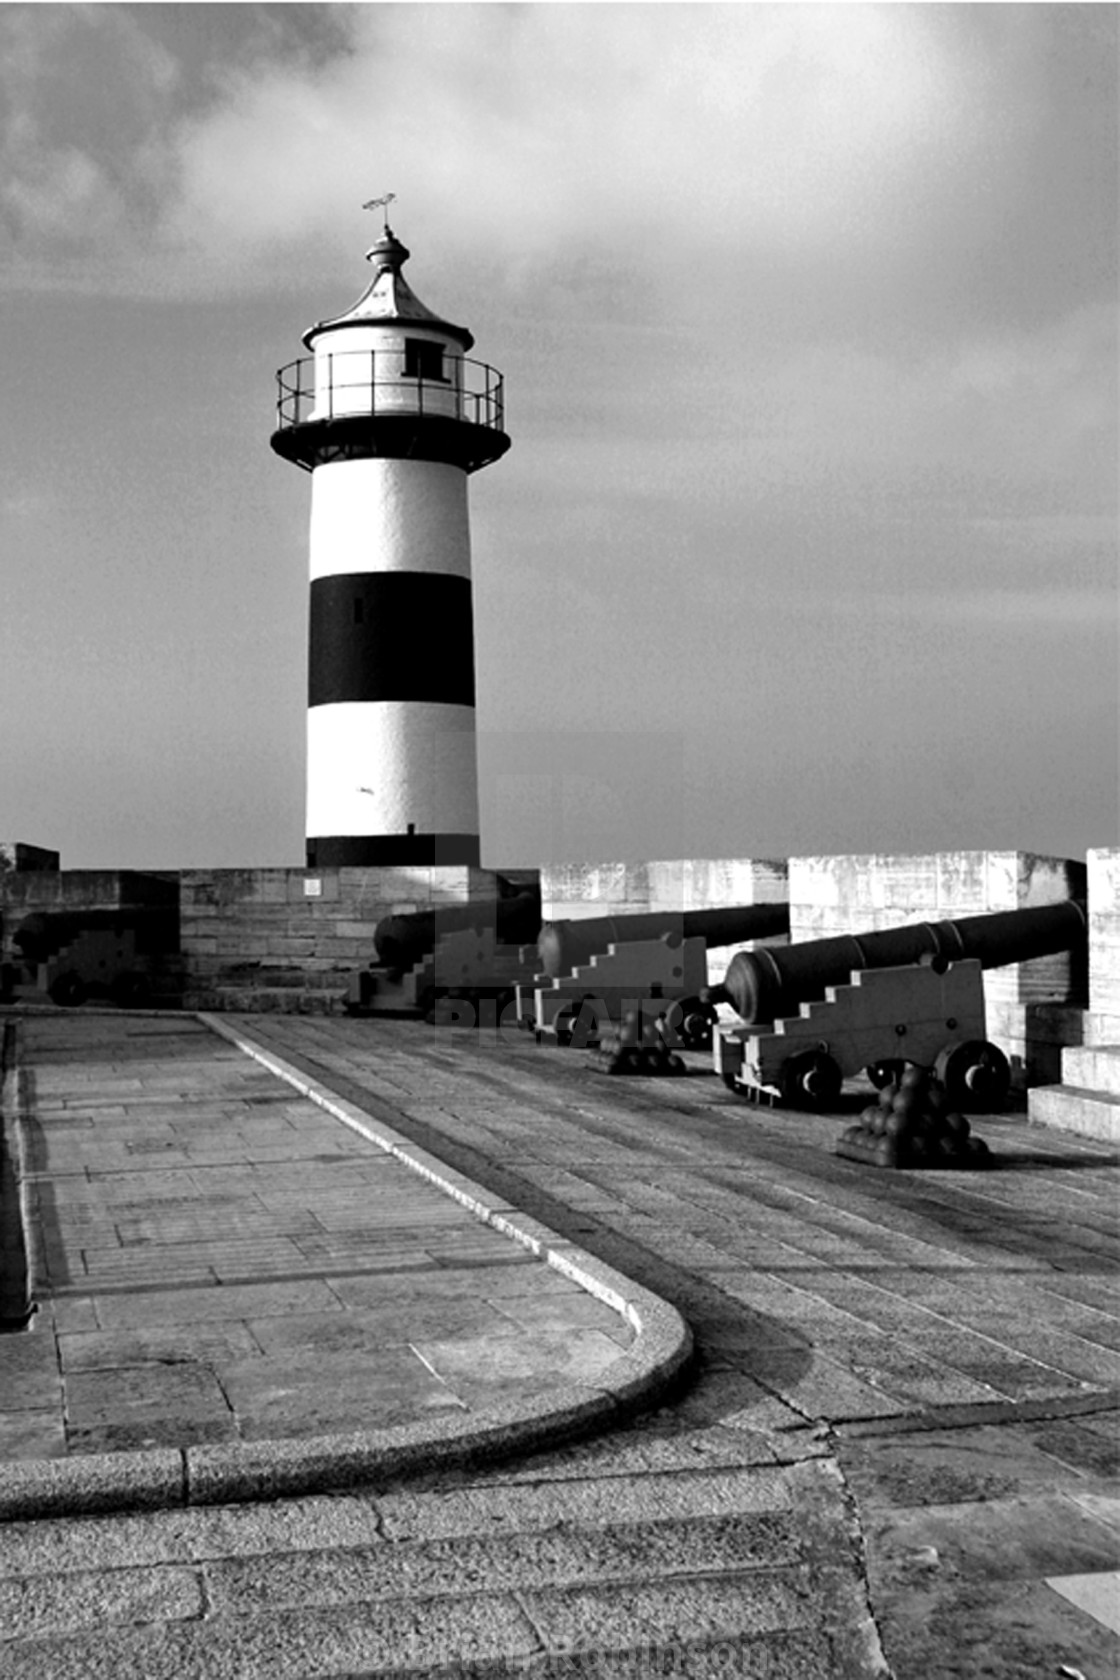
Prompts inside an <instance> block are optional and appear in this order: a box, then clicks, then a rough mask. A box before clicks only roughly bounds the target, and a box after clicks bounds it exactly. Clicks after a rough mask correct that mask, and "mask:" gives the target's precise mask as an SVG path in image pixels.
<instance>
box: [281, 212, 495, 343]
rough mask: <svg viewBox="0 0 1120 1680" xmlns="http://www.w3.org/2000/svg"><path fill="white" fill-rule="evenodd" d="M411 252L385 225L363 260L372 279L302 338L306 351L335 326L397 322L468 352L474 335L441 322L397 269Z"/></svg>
mask: <svg viewBox="0 0 1120 1680" xmlns="http://www.w3.org/2000/svg"><path fill="white" fill-rule="evenodd" d="M410 255H411V252H410V251H409V250H408V249H407V247H406V246H404V245H402V244H401V242H400V240H399V239H398V238H397V236H396V234H395V233H394V232H393V230H392V228H390V227H389V226H388V225H386V227H385V231H384V233H383V234H382V236H381V238H380V239H379V240H378V241H377V243H376V244H375V245H372V246H371V247H370V249H369V250H368V251H367V252H366V261H367V262H369V263H372V264H373V279H372V280H371V281H370V283H369V285H368V286H367V287H366V289H365V291H364V292H363V293H362V295H361V297H360V298H359V299H358V301H357V303H355V304H353V305H352V306H351V307H350V308H349V309H347V310H346V311H345V312H344V313H343V314H342V315H332V316H331V317H330V318H329V319H328V320H325V321H318V322H316V324H315V326H313V327H311V328H310V329H309V330H308V331H307V332H305V333H304V335H303V342H304V343H305V344H306V345H307V346H308V348H309V349H310V347H311V344H312V341H313V340H314V339H316V338H318V336H319V334H320V333H324V332H330V331H331V330H332V328H335V327H355V326H363V325H364V324H365V323H367V322H368V323H370V324H371V325H376V324H379V323H381V322H386V323H387V322H391V321H401V322H404V323H406V324H409V325H414V326H418V327H432V328H434V329H435V330H436V331H437V332H442V333H446V334H447V335H448V337H450V338H454V339H457V340H458V341H459V343H460V344H461V345H462V346H463V349H464V350H469V349H470V348H471V345H472V344H473V343H474V336H473V334H471V333H470V332H468V331H467V329H466V327H457V326H455V325H454V324H453V323H452V322H451V321H445V320H443V319H442V317H441V316H439V315H437V314H435V312H434V311H433V310H431V309H429V308H428V306H427V305H426V304H424V303H421V301H420V299H419V298H418V297H417V296H416V293H415V292H414V291H413V290H412V287H411V286H410V285H409V283H408V281H407V280H406V279H405V278H404V275H403V274H402V273H401V269H402V268H403V267H404V265H405V263H406V262H407V261H408V259H409V257H410Z"/></svg>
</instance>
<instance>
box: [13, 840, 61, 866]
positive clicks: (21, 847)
mask: <svg viewBox="0 0 1120 1680" xmlns="http://www.w3.org/2000/svg"><path fill="white" fill-rule="evenodd" d="M60 861H61V858H60V855H59V853H58V852H52V851H49V850H48V849H47V848H46V847H45V846H29V845H27V843H26V841H23V840H0V875H3V874H4V873H5V871H7V870H19V871H21V872H26V873H30V872H32V871H35V872H37V873H54V872H55V871H56V870H57V869H58V866H59V863H60Z"/></svg>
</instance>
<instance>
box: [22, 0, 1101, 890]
mask: <svg viewBox="0 0 1120 1680" xmlns="http://www.w3.org/2000/svg"><path fill="white" fill-rule="evenodd" d="M1117 23H1118V12H1117V8H1116V7H1114V6H1112V5H1099V6H1098V5H1055V6H1050V5H1027V6H1018V5H979V6H972V5H967V4H966V5H922V4H916V5H908V4H883V5H871V6H862V5H844V4H841V5H834V6H816V5H798V4H789V5H786V4H779V5H766V4H758V5H755V4H723V5H713V6H709V5H706V4H688V5H675V4H664V5H662V4H642V3H639V4H626V5H614V4H597V5H591V4H585V5H566V4H517V5H503V4H492V5H491V4H487V5H473V4H456V5H435V4H403V5H380V4H369V5H353V6H351V5H328V6H320V5H299V4H291V5H288V4H285V5H261V6H255V5H246V6H241V5H167V6H165V5H139V6H137V5H108V4H106V5H101V4H99V5H89V6H86V5H18V4H17V5H0V309H2V318H3V323H4V324H3V334H2V337H3V347H4V349H3V360H2V364H0V365H2V366H3V370H4V372H3V377H4V385H5V392H4V395H5V399H6V400H5V401H4V404H3V415H2V419H0V564H2V578H3V593H2V602H3V612H2V614H0V839H6V840H22V841H26V842H29V843H31V844H35V845H42V846H49V847H52V848H54V849H57V850H60V851H61V852H62V863H63V867H64V868H113V867H118V868H125V867H127V868H144V867H149V868H164V869H172V868H185V867H238V866H246V867H248V866H257V867H263V866H279V865H289V866H298V865H300V864H302V862H303V832H304V816H303V800H304V774H305V768H304V765H305V761H304V753H305V739H304V730H305V717H306V638H307V598H308V588H307V536H308V516H309V507H310V495H309V492H310V481H309V479H308V477H307V475H306V474H304V473H301V472H299V471H298V470H297V469H296V468H294V467H292V466H291V465H289V464H288V463H286V462H284V461H282V460H280V459H279V458H278V457H277V456H275V455H274V454H273V453H272V452H271V451H270V449H269V442H268V440H269V435H270V432H271V430H272V425H273V414H274V409H273V403H274V395H275V380H274V374H275V370H276V369H277V368H278V367H279V366H280V365H281V364H283V363H285V362H288V361H290V360H292V359H294V358H295V357H296V356H298V355H301V354H303V353H304V351H303V347H302V345H301V343H300V334H301V333H302V332H303V331H304V330H305V329H306V328H307V327H309V326H310V325H311V324H312V323H313V322H315V321H317V320H320V319H323V318H325V317H327V316H330V315H333V314H336V313H338V312H340V311H341V310H343V309H345V308H346V307H348V306H349V305H350V304H351V303H352V302H353V301H354V300H355V299H356V298H357V297H358V295H359V294H360V293H361V292H362V291H363V290H364V287H365V285H366V284H367V281H368V278H369V270H368V267H367V265H366V264H365V262H364V260H363V258H364V253H365V251H366V249H367V248H368V246H369V245H370V244H371V243H372V240H373V238H374V237H376V234H377V232H378V229H379V226H380V223H379V222H378V221H377V219H376V217H375V216H373V215H371V214H370V213H368V212H363V210H362V205H363V203H364V202H365V201H366V200H368V199H370V198H372V197H375V196H379V195H381V194H383V193H386V192H394V193H395V194H396V195H397V198H396V202H395V203H394V204H393V205H392V210H391V220H392V225H393V227H394V230H395V231H396V233H397V234H398V236H399V237H400V238H401V239H402V240H403V241H404V243H405V244H406V245H407V246H408V247H409V249H410V250H411V251H412V253H413V255H412V260H411V262H410V263H409V265H408V268H407V278H408V280H409V281H410V283H411V285H412V286H413V288H414V290H415V291H416V292H417V293H418V295H419V296H420V298H421V299H422V300H423V301H424V302H425V303H426V304H427V305H428V306H429V307H430V308H432V309H434V310H435V311H436V312H437V313H438V314H440V315H442V316H444V317H445V318H447V319H450V320H452V321H457V322H461V323H463V324H464V325H466V326H468V327H469V328H470V329H471V331H472V332H473V333H474V335H475V339H476V346H475V350H474V352H473V354H474V355H475V356H477V357H479V358H480V359H482V360H483V361H487V362H490V363H491V364H493V365H495V366H496V367H498V368H499V369H500V370H501V371H502V372H503V374H504V375H505V379H506V400H507V423H508V429H509V431H510V433H511V436H512V438H513V445H512V448H511V450H510V452H509V454H508V455H507V456H506V457H505V458H504V459H503V460H502V461H500V462H499V463H497V464H495V465H493V466H491V467H489V468H487V469H486V470H484V471H483V472H480V473H478V474H476V475H474V476H472V479H471V487H470V493H471V522H472V542H473V549H474V586H475V624H476V663H477V682H478V713H477V716H478V729H479V761H480V778H481V804H482V812H481V814H482V850H483V862H484V863H486V864H487V865H489V866H491V867H501V866H503V865H506V866H515V865H517V866H530V865H534V864H539V863H547V862H561V861H580V860H590V859H600V860H602V859H615V858H618V859H629V860H632V861H640V860H642V859H644V858H669V857H679V856H688V857H759V858H776V857H785V856H791V855H806V854H810V855H812V854H819V853H844V852H904V853H906V852H909V853H925V852H934V851H944V850H955V849H998V850H1004V849H1011V850H1025V851H1034V852H1041V853H1052V854H1055V855H1058V856H1064V857H1075V858H1076V857H1083V856H1084V853H1085V850H1086V848H1088V847H1093V846H1110V845H1116V844H1118V843H1120V833H1118V831H1120V795H1118V776H1120V750H1118V728H1117V724H1118V715H1120V679H1118V670H1120V661H1118V630H1117V618H1118V613H1117V601H1118V589H1117V583H1118V574H1117V543H1116V537H1117V456H1118V451H1117V437H1116V431H1117V413H1118V406H1120V405H1118V400H1117V348H1116V325H1117V202H1118V195H1117V181H1116V168H1117V94H1116V65H1117V40H1116V36H1117Z"/></svg>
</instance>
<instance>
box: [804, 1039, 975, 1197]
mask: <svg viewBox="0 0 1120 1680" xmlns="http://www.w3.org/2000/svg"><path fill="white" fill-rule="evenodd" d="M836 1153H837V1154H838V1155H846V1156H848V1158H849V1159H850V1160H853V1161H865V1162H866V1163H867V1164H868V1165H869V1166H875V1167H955V1168H957V1169H958V1170H960V1169H961V1168H962V1167H965V1168H967V1167H986V1166H989V1165H990V1164H991V1155H990V1153H989V1150H988V1146H987V1144H986V1143H985V1142H984V1141H983V1139H982V1138H978V1137H973V1136H972V1135H971V1129H970V1127H969V1124H968V1121H967V1120H966V1119H965V1117H964V1115H963V1114H961V1113H959V1112H958V1111H957V1110H956V1109H954V1108H951V1107H950V1106H949V1097H948V1094H947V1092H946V1090H945V1087H944V1085H943V1084H942V1083H941V1081H940V1080H939V1079H937V1078H936V1077H935V1075H934V1072H933V1069H932V1068H923V1067H916V1066H915V1065H914V1064H913V1063H907V1065H906V1067H905V1068H904V1069H903V1072H902V1075H901V1077H900V1078H896V1079H892V1080H890V1081H889V1082H888V1083H887V1084H886V1085H884V1086H883V1088H882V1090H881V1091H880V1092H879V1101H878V1103H874V1104H872V1106H871V1107H870V1108H865V1109H864V1111H863V1113H862V1114H861V1115H860V1117H859V1123H858V1124H857V1125H855V1126H849V1127H848V1130H847V1131H846V1132H845V1133H844V1134H843V1136H842V1137H841V1139H840V1141H839V1143H838V1144H837V1145H836Z"/></svg>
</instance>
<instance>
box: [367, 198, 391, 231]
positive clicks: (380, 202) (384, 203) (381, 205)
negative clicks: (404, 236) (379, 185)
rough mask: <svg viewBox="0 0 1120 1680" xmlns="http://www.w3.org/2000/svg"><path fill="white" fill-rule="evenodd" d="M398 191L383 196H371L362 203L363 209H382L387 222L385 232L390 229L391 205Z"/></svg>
mask: <svg viewBox="0 0 1120 1680" xmlns="http://www.w3.org/2000/svg"><path fill="white" fill-rule="evenodd" d="M396 196H397V195H396V193H386V194H385V195H384V197H382V198H371V199H370V200H369V202H368V203H366V204H363V205H362V209H363V210H380V211H381V214H382V217H383V219H384V222H385V232H386V233H388V231H389V206H390V204H392V202H393V200H394V199H395V198H396Z"/></svg>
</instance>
